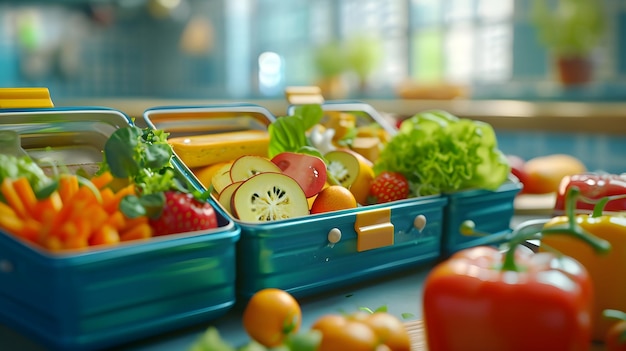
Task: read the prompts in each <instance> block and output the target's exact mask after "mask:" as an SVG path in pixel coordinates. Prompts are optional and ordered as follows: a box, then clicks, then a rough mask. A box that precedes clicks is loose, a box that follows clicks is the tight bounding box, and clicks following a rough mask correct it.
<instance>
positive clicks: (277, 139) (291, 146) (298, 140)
mask: <svg viewBox="0 0 626 351" xmlns="http://www.w3.org/2000/svg"><path fill="white" fill-rule="evenodd" d="M323 116H324V112H323V111H322V107H321V106H320V105H302V106H298V107H297V108H296V109H295V112H294V114H293V115H291V116H284V117H278V118H277V119H276V121H274V122H272V123H271V124H270V125H269V126H268V132H269V134H270V144H269V150H268V154H269V157H270V158H272V157H274V156H276V155H278V154H279V153H281V152H284V151H289V152H298V153H304V154H309V155H314V156H317V157H320V158H322V159H323V155H322V154H321V153H320V152H319V150H317V149H316V148H315V147H314V146H313V145H312V144H311V142H310V141H309V140H308V138H307V135H306V132H307V130H309V129H310V128H311V127H313V126H314V125H316V124H318V123H319V122H320V121H321V120H322V117H323Z"/></svg>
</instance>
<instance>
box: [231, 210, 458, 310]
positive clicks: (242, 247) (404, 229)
mask: <svg viewBox="0 0 626 351" xmlns="http://www.w3.org/2000/svg"><path fill="white" fill-rule="evenodd" d="M445 203H446V199H445V198H436V199H431V200H428V201H424V203H423V204H421V205H420V204H419V201H418V202H417V204H416V202H414V201H407V202H404V203H403V204H394V205H392V207H391V222H392V223H393V224H394V230H395V235H394V244H393V245H392V246H386V247H381V248H376V249H372V250H367V251H363V252H358V251H357V233H356V232H355V229H354V223H355V219H356V217H355V214H354V211H347V212H339V213H337V214H332V215H328V216H325V215H322V216H315V217H311V219H310V220H303V221H297V222H288V223H283V224H280V223H279V224H276V225H271V224H270V225H258V226H255V225H242V234H241V240H240V241H239V243H238V272H237V279H238V282H237V289H238V293H239V295H241V296H242V297H244V298H248V297H250V296H252V295H253V294H254V293H255V292H256V291H258V290H260V289H263V288H268V287H275V288H281V289H284V290H286V291H288V292H290V293H291V294H293V295H295V296H298V297H302V296H307V295H311V294H314V293H316V292H320V291H327V290H328V289H329V288H337V287H340V286H344V285H349V284H353V283H356V282H359V281H364V280H367V279H371V278H374V277H377V276H380V275H381V274H386V273H390V272H393V271H396V270H400V269H403V268H408V267H410V266H414V265H416V264H418V263H421V262H426V261H429V260H435V259H437V258H438V257H439V251H440V250H439V248H440V244H441V233H442V226H443V206H444V204H445ZM420 214H421V215H424V216H426V218H427V222H428V223H427V225H426V227H425V228H424V230H423V231H421V232H419V231H418V230H417V229H414V227H413V220H414V218H415V217H416V216H417V215H420ZM333 228H337V229H339V230H340V231H341V233H342V237H341V240H340V241H339V242H338V243H336V244H334V245H331V244H330V243H329V241H328V232H329V231H330V230H331V229H333Z"/></svg>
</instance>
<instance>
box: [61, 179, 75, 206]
mask: <svg viewBox="0 0 626 351" xmlns="http://www.w3.org/2000/svg"><path fill="white" fill-rule="evenodd" d="M77 191H78V178H77V177H76V176H73V175H64V176H61V178H60V179H59V190H58V192H59V195H60V196H61V200H62V201H63V203H64V204H65V203H67V202H68V201H69V199H70V198H71V197H72V196H74V194H75V193H76V192H77Z"/></svg>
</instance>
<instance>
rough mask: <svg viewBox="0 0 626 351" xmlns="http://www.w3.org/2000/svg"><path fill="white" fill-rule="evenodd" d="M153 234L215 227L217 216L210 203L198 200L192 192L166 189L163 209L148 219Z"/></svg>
mask: <svg viewBox="0 0 626 351" xmlns="http://www.w3.org/2000/svg"><path fill="white" fill-rule="evenodd" d="M150 226H151V227H152V229H153V230H154V235H155V236H156V235H166V234H175V233H186V232H193V231H196V230H206V229H211V228H215V227H217V216H216V214H215V210H214V209H213V206H211V204H209V203H206V202H200V201H198V200H197V199H195V198H194V197H193V195H192V194H187V193H182V192H179V191H166V192H165V204H164V205H163V211H162V213H161V215H160V216H159V217H158V218H155V219H151V220H150Z"/></svg>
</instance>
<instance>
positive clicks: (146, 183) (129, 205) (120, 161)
mask: <svg viewBox="0 0 626 351" xmlns="http://www.w3.org/2000/svg"><path fill="white" fill-rule="evenodd" d="M168 135H169V133H166V132H165V131H163V130H158V129H156V130H152V129H148V128H139V127H136V126H127V127H124V128H120V129H118V130H116V131H115V132H114V133H113V134H111V136H110V137H109V139H108V140H107V142H106V144H105V145H104V155H103V160H102V162H101V163H100V165H99V166H100V168H99V169H98V172H97V173H98V174H101V173H103V172H105V171H110V172H111V174H112V175H113V176H115V177H116V178H120V179H126V180H127V181H128V182H129V183H130V182H132V183H134V184H135V186H136V187H137V190H138V193H139V194H140V195H139V197H135V196H126V197H125V198H124V199H123V200H122V202H121V203H120V209H121V211H122V212H123V213H124V214H125V215H127V216H128V217H130V218H135V217H138V216H141V215H148V216H149V217H154V216H156V215H158V213H160V211H161V209H162V207H163V203H164V201H165V196H164V195H163V192H165V191H167V190H178V191H184V192H188V191H187V189H186V187H185V186H184V185H183V184H182V183H181V181H180V179H179V178H178V177H177V176H176V171H175V170H174V167H173V166H172V163H171V162H172V155H173V151H172V148H171V146H170V145H169V144H168V143H167V137H168Z"/></svg>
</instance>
